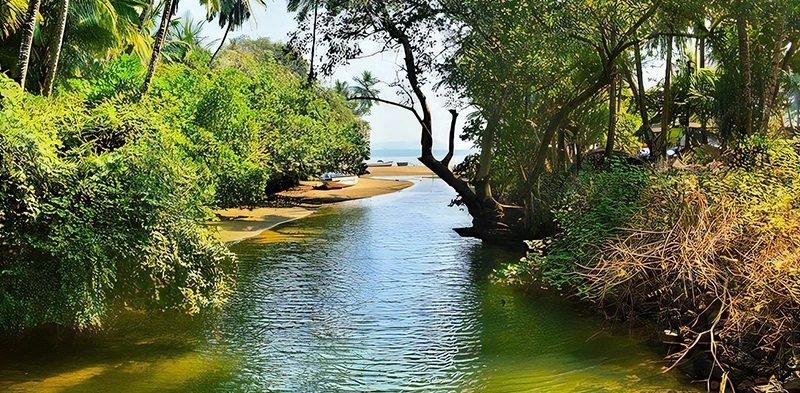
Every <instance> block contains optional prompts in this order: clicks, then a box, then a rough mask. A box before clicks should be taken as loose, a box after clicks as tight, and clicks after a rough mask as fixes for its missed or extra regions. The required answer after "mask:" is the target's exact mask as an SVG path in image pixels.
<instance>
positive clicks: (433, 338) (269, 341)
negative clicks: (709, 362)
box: [0, 179, 689, 392]
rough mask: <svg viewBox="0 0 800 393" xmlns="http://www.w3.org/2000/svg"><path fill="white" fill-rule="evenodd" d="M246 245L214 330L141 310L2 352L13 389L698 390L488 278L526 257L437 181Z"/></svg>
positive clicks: (644, 351) (594, 323)
mask: <svg viewBox="0 0 800 393" xmlns="http://www.w3.org/2000/svg"><path fill="white" fill-rule="evenodd" d="M417 183H418V184H417V185H415V186H414V187H412V188H410V189H408V190H405V191H403V192H400V193H396V194H393V195H388V196H383V197H378V198H373V199H369V200H364V201H358V202H351V203H346V204H343V205H340V206H337V207H335V208H327V209H323V210H321V211H320V212H319V213H317V214H315V215H314V216H311V217H309V218H307V219H304V220H300V221H296V222H294V223H291V224H288V225H286V226H283V227H281V228H280V229H278V230H277V231H270V232H267V233H265V234H264V235H263V236H260V237H258V238H256V239H252V240H250V241H246V242H242V243H240V244H237V245H235V246H234V247H233V249H234V251H235V252H236V253H237V254H238V255H239V258H240V260H241V262H240V271H239V273H238V285H237V288H236V293H235V295H234V296H233V298H232V299H231V301H230V303H229V304H228V305H227V306H226V307H225V309H224V310H223V311H222V312H221V313H220V315H215V316H211V317H207V318H205V319H203V320H191V319H189V318H186V317H183V316H176V315H172V316H169V315H165V316H158V317H146V316H144V315H130V313H127V314H126V315H124V316H123V317H121V318H120V319H119V320H118V321H116V322H114V323H113V324H112V326H111V328H110V329H109V331H108V332H107V333H104V334H102V335H99V336H95V337H93V338H91V339H86V340H83V341H81V342H80V343H79V344H75V345H72V346H70V347H68V348H61V349H59V350H57V351H47V352H45V353H38V352H33V351H27V353H13V354H4V355H3V354H0V391H31V392H146V391H152V392H164V391H186V392H203V391H219V392H228V391H234V392H236V391H243V392H250V391H252V392H260V391H288V392H336V391H459V392H461V391H467V392H469V391H474V392H482V391H488V392H604V391H607V392H628V391H631V392H667V391H686V390H689V388H687V385H685V383H683V382H682V381H680V380H679V379H678V376H677V375H675V374H662V373H661V372H660V369H661V366H662V363H661V362H660V357H661V355H662V354H661V353H659V349H658V347H651V346H648V345H646V344H645V343H644V342H643V340H640V339H637V338H636V337H635V336H632V335H631V334H629V333H628V332H627V330H625V329H624V328H621V327H617V328H609V327H608V326H607V324H603V323H602V321H601V320H599V319H597V318H596V317H593V316H591V313H588V315H587V316H580V314H581V309H580V308H579V307H576V306H574V305H571V304H569V303H567V302H566V301H564V300H562V299H560V298H559V297H557V296H555V295H553V294H548V293H540V292H529V293H528V294H527V295H525V294H523V293H522V292H521V291H518V290H512V289H509V288H506V287H503V286H499V285H493V284H490V283H489V282H488V275H489V272H490V271H491V269H492V268H493V267H495V266H496V265H497V263H499V262H503V261H510V260H513V259H516V258H519V256H520V255H519V253H513V252H509V251H501V250H498V249H493V248H489V247H485V246H482V245H481V244H480V243H479V242H477V241H473V240H468V239H463V238H460V237H459V236H458V235H457V234H456V233H455V232H453V231H452V229H451V228H454V227H458V226H466V225H468V224H469V219H468V217H467V216H466V214H464V213H463V212H460V211H458V210H456V209H455V208H448V207H447V204H448V202H449V200H450V199H451V198H452V194H451V192H450V191H449V190H448V189H447V187H446V186H444V184H443V183H441V182H439V181H438V180H431V179H424V180H417Z"/></svg>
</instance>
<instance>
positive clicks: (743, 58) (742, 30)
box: [736, 16, 753, 135]
mask: <svg viewBox="0 0 800 393" xmlns="http://www.w3.org/2000/svg"><path fill="white" fill-rule="evenodd" d="M736 32H737V35H738V36H739V37H738V38H739V62H740V63H739V64H740V66H741V77H742V106H744V108H742V109H743V110H742V116H741V120H740V125H739V127H740V129H741V131H743V132H744V134H745V135H750V134H752V133H753V70H752V61H751V59H750V38H749V37H748V33H747V20H746V19H745V18H744V17H741V16H740V17H739V18H737V19H736Z"/></svg>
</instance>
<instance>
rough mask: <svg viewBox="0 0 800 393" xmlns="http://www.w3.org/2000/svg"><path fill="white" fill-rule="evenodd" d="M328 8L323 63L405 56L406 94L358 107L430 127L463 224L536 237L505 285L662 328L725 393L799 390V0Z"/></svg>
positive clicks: (425, 144)
mask: <svg viewBox="0 0 800 393" xmlns="http://www.w3.org/2000/svg"><path fill="white" fill-rule="evenodd" d="M317 6H318V7H319V8H320V9H321V10H323V11H322V12H321V16H318V17H319V18H320V20H321V21H320V23H319V25H320V26H322V27H321V32H317V34H320V35H322V36H324V37H328V38H329V40H330V43H328V45H327V47H328V50H327V53H326V58H327V63H326V65H325V66H323V67H322V69H323V70H326V69H333V68H334V67H335V66H337V65H339V64H345V63H348V62H350V61H351V60H353V59H356V58H359V57H361V56H363V53H362V48H363V47H364V41H373V42H377V43H378V44H379V45H380V46H381V47H382V48H384V51H388V52H390V53H392V52H393V53H397V54H398V56H399V58H400V59H401V64H400V65H399V67H398V75H399V77H398V79H397V80H396V81H393V82H390V83H389V84H390V85H391V86H394V87H396V89H395V90H396V91H397V92H398V95H397V97H399V98H394V99H389V98H385V97H381V96H379V95H378V94H370V95H367V96H364V97H360V99H362V100H371V101H376V102H381V103H384V104H388V105H391V106H393V107H395V108H398V110H405V111H407V112H408V113H409V116H411V117H412V118H414V119H416V120H417V121H418V123H419V126H420V140H421V145H420V150H421V152H420V154H421V155H420V161H421V162H422V163H423V164H425V165H426V166H427V167H428V168H430V169H431V170H432V171H433V172H434V173H436V174H437V175H438V176H439V177H440V178H441V179H442V180H443V181H445V182H446V183H447V184H449V185H450V186H451V187H452V188H453V190H454V191H455V192H456V193H457V198H456V199H455V201H454V203H456V204H458V205H461V206H462V207H463V208H465V210H467V212H468V213H469V214H470V215H471V216H472V218H473V226H472V227H471V228H463V229H459V232H460V233H462V234H464V235H469V236H475V237H478V238H481V239H483V240H484V241H489V242H502V243H515V242H518V241H519V240H522V239H535V240H533V241H531V242H530V244H531V246H532V247H533V250H532V252H531V253H530V255H529V257H528V258H525V259H523V261H522V262H519V263H513V264H510V265H509V266H507V267H506V268H505V269H501V270H499V271H498V272H497V273H496V278H497V279H498V280H500V281H504V282H509V283H521V282H526V281H528V280H530V279H540V280H541V281H540V282H541V283H542V284H543V285H547V286H551V287H558V288H561V290H562V291H564V292H572V293H575V294H577V295H580V296H581V297H582V298H583V299H586V300H587V301H591V302H597V303H598V304H601V305H603V306H605V307H607V309H608V310H609V311H618V312H609V315H616V316H618V317H625V318H631V317H644V318H645V319H649V320H651V321H654V322H656V323H657V324H658V325H659V326H660V327H661V328H662V329H661V330H662V331H667V332H668V333H669V334H668V336H669V337H668V339H666V340H665V341H667V342H669V343H670V345H671V348H672V352H671V353H672V355H671V356H670V358H669V359H670V360H672V362H673V364H675V365H679V366H683V365H686V364H694V365H699V366H697V367H696V368H695V369H694V371H696V372H697V374H698V375H699V376H700V377H699V378H702V379H703V380H706V381H708V387H709V389H712V387H714V386H716V387H718V388H719V389H721V390H725V389H731V388H733V387H743V388H745V389H750V388H753V387H754V386H756V385H758V386H759V388H760V389H762V391H768V390H770V389H773V390H770V391H780V390H774V389H782V388H780V386H781V384H782V383H784V382H785V383H788V384H791V383H796V380H797V378H798V376H797V375H795V371H794V370H795V369H796V364H797V354H798V348H800V340H798V339H797V336H796V331H797V330H798V328H800V319H798V315H800V313H798V310H799V309H800V298H798V296H797V293H798V292H797V291H798V281H797V269H798V268H800V260H798V258H797V256H796V249H797V245H798V242H800V236H798V234H797V232H796V231H795V229H796V228H795V227H796V223H797V217H796V216H797V214H798V212H800V199H798V196H799V195H798V192H797V188H796V187H797V182H798V179H800V173H799V172H800V164H798V161H797V157H798V148H797V146H798V144H797V143H798V142H797V137H798V129H797V124H798V119H797V112H796V109H795V108H796V106H797V88H796V81H797V75H798V69H799V67H800V63H799V62H800V56H798V40H800V25H798V24H797V21H798V20H800V3H798V2H796V1H785V0H780V1H769V2H763V1H750V0H729V1H667V0H653V1H636V2H629V1H618V0H604V1H586V0H567V1H519V0H503V1H493V2H485V1H450V0H435V1H428V2H406V1H358V2H352V1H344V0H328V1H321V2H318V3H317ZM299 34H300V35H302V34H303V33H302V32H301V33H299ZM430 86H436V87H438V94H441V95H444V96H447V97H448V98H449V99H450V100H451V102H454V105H453V106H454V109H453V110H452V111H451V116H452V118H453V119H454V121H453V123H452V124H453V125H455V124H456V122H455V119H456V118H457V117H458V115H459V111H461V112H467V116H468V119H467V122H466V127H465V128H464V129H463V131H462V132H461V135H460V136H461V138H462V139H465V140H467V141H471V142H472V143H474V145H475V147H476V148H477V149H479V154H476V155H475V156H472V157H469V158H468V159H467V160H466V161H465V162H464V163H462V164H460V165H458V166H456V167H453V166H451V165H450V157H451V156H452V154H448V155H446V156H444V157H435V156H434V154H433V151H434V150H433V145H434V140H433V135H434V133H433V132H432V127H433V126H434V124H436V123H435V122H433V121H432V119H433V117H434V116H437V115H438V114H437V112H436V111H435V110H434V109H433V108H432V107H431V104H430V102H431V97H430V96H429V94H428V93H427V89H428V88H429V87H430ZM457 134H458V132H457V130H455V129H453V128H451V129H450V130H449V136H450V141H443V143H444V144H445V145H447V146H448V147H449V146H453V143H452V139H453V138H455V137H456V135H457ZM525 277H527V279H526V278H525ZM687 359H692V361H691V362H688V361H687ZM698 359H699V360H698ZM793 380H794V381H795V382H792V381H793ZM787 386H788V385H787Z"/></svg>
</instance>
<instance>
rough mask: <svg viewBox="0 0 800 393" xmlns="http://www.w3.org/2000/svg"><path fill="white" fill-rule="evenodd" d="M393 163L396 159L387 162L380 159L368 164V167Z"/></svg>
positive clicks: (378, 166)
mask: <svg viewBox="0 0 800 393" xmlns="http://www.w3.org/2000/svg"><path fill="white" fill-rule="evenodd" d="M393 163H394V161H386V162H384V161H383V160H378V162H375V163H372V164H367V167H368V168H380V167H385V166H392V164H393Z"/></svg>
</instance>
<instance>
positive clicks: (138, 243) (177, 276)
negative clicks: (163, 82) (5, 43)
mask: <svg viewBox="0 0 800 393" xmlns="http://www.w3.org/2000/svg"><path fill="white" fill-rule="evenodd" d="M0 82H2V91H1V94H2V97H3V98H2V101H1V102H2V104H0V105H2V110H0V119H1V120H2V121H0V124H2V125H0V157H2V161H0V200H1V201H2V202H0V203H1V204H0V208H1V209H0V255H2V259H0V321H2V322H0V329H3V330H17V329H25V328H30V327H35V326H39V325H44V324H57V325H64V326H72V327H76V328H94V327H99V326H100V325H101V324H102V321H103V318H104V316H105V315H106V311H107V309H108V307H109V306H110V305H111V304H112V303H113V302H114V301H116V300H119V299H124V300H125V301H126V302H127V303H128V304H137V305H139V306H141V307H146V308H157V309H165V308H178V309H183V310H186V311H188V312H197V311H199V310H201V309H204V308H209V307H214V306H217V305H219V304H220V303H221V302H222V301H224V299H225V297H226V295H227V293H228V291H229V287H230V276H229V275H228V274H227V273H226V271H225V269H224V265H225V264H226V263H227V262H229V261H230V258H231V256H230V254H229V252H228V251H227V250H226V248H225V247H224V246H223V245H222V244H221V243H220V242H219V241H218V240H216V239H215V238H214V236H213V235H212V234H211V233H210V232H209V231H208V229H207V228H206V227H205V226H203V225H202V224H201V219H202V218H204V217H206V216H207V215H208V213H209V212H208V210H207V208H206V207H205V206H206V204H207V203H208V201H209V196H208V192H207V190H204V189H201V188H199V187H198V184H203V182H198V181H197V180H198V171H197V168H196V166H195V165H194V164H193V163H192V162H191V161H190V160H189V159H188V158H187V157H186V155H185V154H184V153H183V152H182V150H181V149H180V148H179V145H178V144H177V143H176V139H180V137H179V136H177V137H176V135H175V133H174V132H171V131H167V130H166V128H165V127H164V126H163V125H160V124H158V123H157V122H152V121H151V122H146V123H141V122H138V121H135V120H131V119H142V118H144V116H143V115H142V114H139V115H133V114H131V116H123V117H122V118H119V119H117V120H118V121H119V123H118V124H115V125H114V126H113V127H110V129H130V130H131V132H130V134H131V135H132V136H130V139H129V140H127V141H125V142H124V143H121V145H120V146H117V147H118V148H116V149H113V150H112V149H84V148H82V147H83V146H82V145H81V146H79V147H78V150H79V151H78V152H76V151H75V150H74V149H69V147H67V146H65V145H63V144H62V143H61V140H60V137H61V135H59V133H58V130H57V129H56V128H55V126H54V124H56V123H55V122H50V121H47V120H49V119H48V114H52V113H60V114H61V115H63V116H66V117H69V116H70V113H69V111H65V110H64V108H63V107H61V106H60V105H59V103H58V102H51V101H46V100H43V99H41V98H36V97H32V96H29V95H23V94H22V93H21V92H20V91H19V88H18V86H16V85H15V84H10V83H8V81H7V80H6V79H2V80H0ZM33 108H39V109H40V110H34V109H33ZM132 108H137V107H135V106H134V107H132ZM95 109H96V112H95V111H90V112H89V115H88V117H87V119H88V120H87V121H86V123H85V124H84V126H85V127H86V129H84V130H82V131H81V132H79V133H78V134H79V135H92V132H90V131H87V130H88V129H92V127H94V125H95V123H94V121H93V120H91V119H94V118H96V117H100V118H105V117H106V115H107V114H108V113H107V111H108V110H109V109H108V108H104V107H103V106H100V107H97V108H95ZM75 110H76V111H82V108H76V109H75ZM142 124H146V126H142ZM133 135H135V136H133ZM87 143H89V144H93V143H94V142H87ZM62 149H67V150H62Z"/></svg>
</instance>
